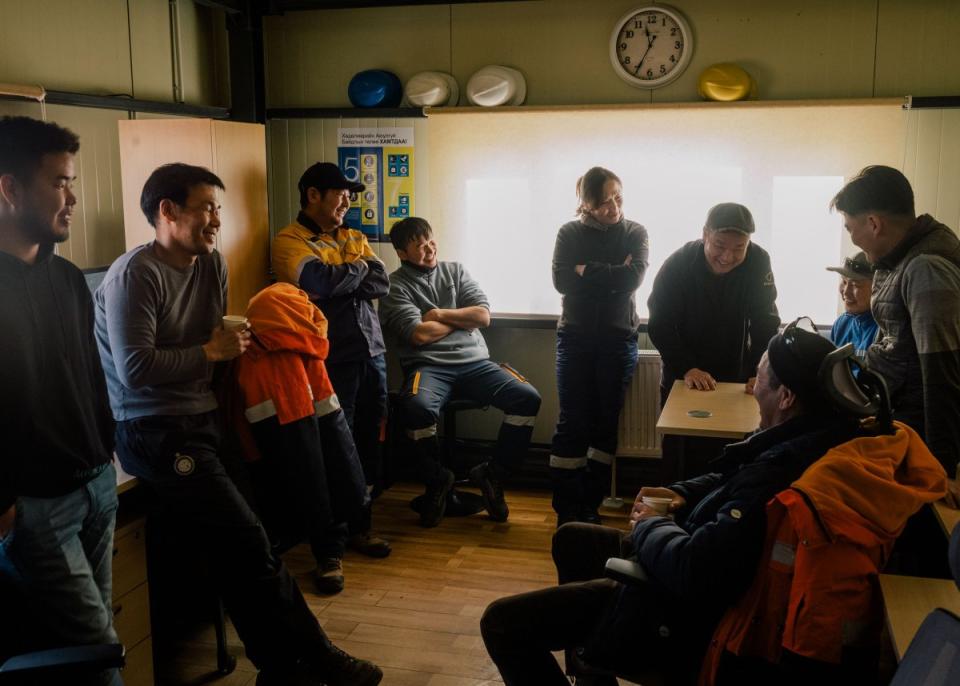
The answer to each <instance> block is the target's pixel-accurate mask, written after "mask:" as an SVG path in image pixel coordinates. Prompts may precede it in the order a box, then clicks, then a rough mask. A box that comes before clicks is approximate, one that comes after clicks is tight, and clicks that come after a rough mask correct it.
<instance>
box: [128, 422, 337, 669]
mask: <svg viewBox="0 0 960 686" xmlns="http://www.w3.org/2000/svg"><path fill="white" fill-rule="evenodd" d="M219 439H220V437H219V431H218V429H217V425H216V417H215V413H213V412H210V413H207V414H203V415H192V416H180V417H178V416H162V417H143V418H139V419H133V420H129V421H122V422H118V423H117V446H116V450H117V455H118V457H119V458H120V463H121V464H122V465H123V468H124V469H125V470H126V471H127V472H128V473H130V474H132V475H133V476H136V477H137V478H138V479H140V481H141V483H142V484H143V485H145V486H146V488H147V490H148V492H149V494H150V496H151V499H152V500H153V503H154V505H155V506H156V507H157V509H158V510H159V514H160V515H161V516H163V517H164V518H165V519H167V523H168V524H169V525H171V526H174V527H177V529H178V536H177V540H178V542H181V544H182V548H180V549H178V550H177V551H176V554H177V555H180V556H182V564H183V565H192V564H195V561H194V560H195V559H196V558H195V557H194V556H202V558H203V560H204V561H205V562H206V564H207V566H208V568H209V569H210V571H211V574H212V576H213V579H214V582H215V583H216V584H217V585H218V590H219V592H220V593H221V596H222V598H223V601H224V603H225V604H226V607H227V610H228V611H229V613H230V616H231V618H232V619H233V623H234V626H236V629H237V633H238V634H239V635H240V639H241V640H242V641H243V643H244V646H245V647H246V650H247V656H248V657H249V658H250V660H251V661H252V662H253V663H254V665H256V666H257V668H258V669H261V670H263V669H270V668H279V669H283V668H285V667H289V666H290V665H292V664H293V663H294V662H296V661H297V660H298V659H300V658H304V657H308V656H311V655H313V656H316V655H317V654H318V653H319V654H320V655H322V654H323V653H325V652H327V651H328V650H329V649H330V641H329V640H328V639H327V637H326V635H325V634H324V632H323V630H322V629H321V628H320V625H319V624H318V622H317V619H316V617H314V616H313V613H312V612H311V611H310V608H309V607H307V604H306V602H305V601H304V599H303V595H301V593H300V589H299V588H298V587H297V584H296V582H295V581H294V579H293V577H292V576H290V573H289V572H288V571H287V568H286V567H285V566H284V564H283V562H282V561H281V560H280V559H279V558H277V557H275V556H274V555H273V554H272V553H271V549H270V541H269V540H268V538H267V534H266V532H265V531H264V529H263V527H262V526H261V525H260V522H259V521H258V519H257V516H256V515H255V514H254V512H253V511H252V510H251V509H250V507H249V505H248V504H247V502H246V500H245V499H244V498H243V496H242V495H240V493H239V491H237V488H236V486H235V485H234V483H233V481H232V480H231V479H230V477H229V476H227V473H226V472H225V471H224V468H223V465H222V464H221V462H220V460H219V458H218V457H217V450H218V447H219Z"/></svg>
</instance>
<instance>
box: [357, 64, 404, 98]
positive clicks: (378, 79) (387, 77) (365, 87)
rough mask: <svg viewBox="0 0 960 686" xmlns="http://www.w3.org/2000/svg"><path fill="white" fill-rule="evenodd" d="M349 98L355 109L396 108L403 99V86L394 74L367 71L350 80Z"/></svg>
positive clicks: (381, 71)
mask: <svg viewBox="0 0 960 686" xmlns="http://www.w3.org/2000/svg"><path fill="white" fill-rule="evenodd" d="M347 97H349V98H350V102H352V103H353V106H354V107H396V106H397V105H399V104H400V99H401V98H402V97H403V84H401V83H400V79H399V78H397V75H396V74H394V73H393V72H390V71H385V70H383V69H367V70H366V71H361V72H358V73H356V74H354V76H353V78H352V79H350V85H349V86H347Z"/></svg>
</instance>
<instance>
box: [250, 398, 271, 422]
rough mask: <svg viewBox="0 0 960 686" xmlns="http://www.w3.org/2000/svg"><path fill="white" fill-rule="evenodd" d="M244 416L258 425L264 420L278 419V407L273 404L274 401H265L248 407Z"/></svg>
mask: <svg viewBox="0 0 960 686" xmlns="http://www.w3.org/2000/svg"><path fill="white" fill-rule="evenodd" d="M243 415H244V416H245V417H246V418H247V421H248V422H250V423H251V424H256V423H257V422H262V421H263V420H264V419H269V418H270V417H276V416H277V406H276V405H274V404H273V401H272V400H264V401H263V402H262V403H260V404H258V405H254V406H253V407H248V408H247V409H246V410H244V412H243Z"/></svg>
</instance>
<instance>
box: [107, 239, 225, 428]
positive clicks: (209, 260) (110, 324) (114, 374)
mask: <svg viewBox="0 0 960 686" xmlns="http://www.w3.org/2000/svg"><path fill="white" fill-rule="evenodd" d="M152 247H153V243H148V244H147V245H142V246H140V247H139V248H134V249H133V250H131V251H130V252H128V253H126V254H125V255H122V256H121V257H120V258H119V259H117V261H116V262H114V263H113V265H112V266H111V267H110V270H109V271H108V272H107V275H106V277H105V278H104V280H103V283H102V284H100V288H98V289H97V292H96V296H95V300H96V336H97V344H98V346H99V348H100V359H101V360H102V362H103V371H104V373H105V374H106V377H107V387H108V389H109V391H110V407H111V409H112V410H113V416H114V419H116V420H117V421H124V420H128V419H135V418H137V417H144V416H148V415H192V414H202V413H204V412H209V411H210V410H213V409H215V408H216V407H217V401H216V399H215V398H214V395H213V392H212V390H211V388H210V381H211V379H212V376H213V364H212V363H210V362H207V358H206V356H205V355H204V352H203V347H202V346H203V344H204V343H206V342H207V341H208V340H210V334H211V332H212V331H213V330H214V329H215V328H217V327H219V326H220V324H221V317H222V316H223V314H224V311H225V308H226V301H227V266H226V263H225V262H224V260H223V257H222V256H221V255H220V253H218V252H216V251H214V252H213V253H212V254H210V255H202V256H200V257H198V258H197V260H196V261H195V262H194V263H193V266H191V267H188V268H187V269H183V270H180V269H176V268H174V267H171V266H170V265H168V264H165V263H164V262H161V261H160V260H159V259H158V258H157V257H156V256H155V254H154V252H153V249H152Z"/></svg>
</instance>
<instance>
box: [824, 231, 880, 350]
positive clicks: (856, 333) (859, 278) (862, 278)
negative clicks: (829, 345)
mask: <svg viewBox="0 0 960 686" xmlns="http://www.w3.org/2000/svg"><path fill="white" fill-rule="evenodd" d="M827 271H829V272H836V273H837V274H839V275H840V298H841V299H842V300H843V309H844V312H843V314H841V315H840V316H839V317H837V320H836V321H835V322H834V323H833V328H832V329H831V330H830V340H832V341H833V342H834V344H835V345H836V346H837V347H838V348H839V347H840V346H843V345H846V344H847V343H853V347H854V348H855V350H856V355H857V358H858V359H861V360H863V359H866V356H867V348H869V347H870V345H871V344H872V343H873V341H874V340H875V339H876V337H877V322H876V321H875V320H874V318H873V313H872V312H871V311H870V292H871V290H872V288H873V265H871V264H870V262H869V261H868V260H867V256H866V254H865V253H864V252H863V251H862V250H861V251H860V252H858V253H857V254H856V255H854V256H853V257H847V258H845V259H844V260H843V266H840V267H827Z"/></svg>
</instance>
